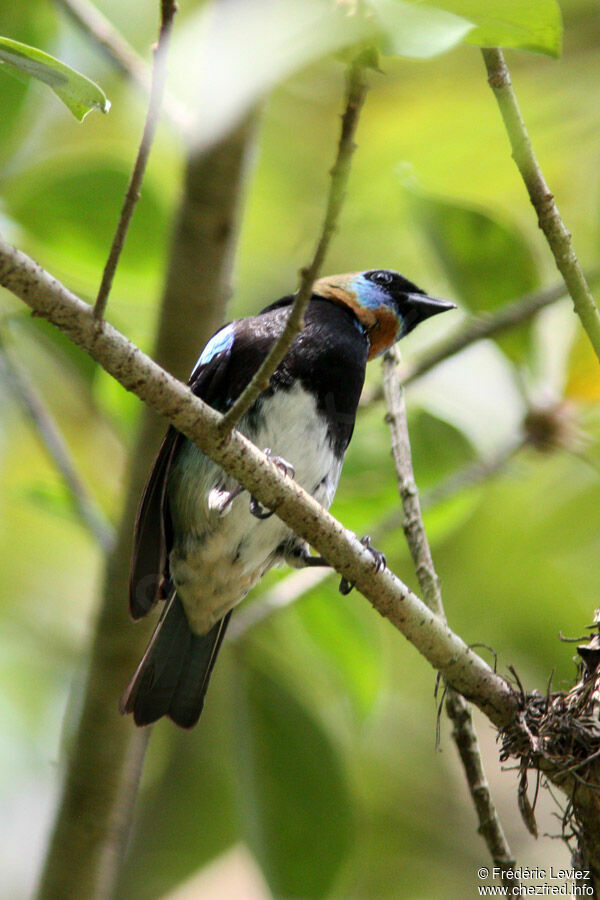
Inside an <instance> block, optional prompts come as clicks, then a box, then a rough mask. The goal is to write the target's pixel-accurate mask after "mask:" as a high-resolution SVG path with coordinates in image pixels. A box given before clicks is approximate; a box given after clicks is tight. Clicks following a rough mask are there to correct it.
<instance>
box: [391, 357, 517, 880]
mask: <svg viewBox="0 0 600 900" xmlns="http://www.w3.org/2000/svg"><path fill="white" fill-rule="evenodd" d="M397 362H398V354H397V351H396V349H395V348H392V349H391V350H389V351H388V352H387V353H386V355H385V357H384V360H383V387H384V393H385V399H386V403H387V409H388V413H387V416H386V421H387V423H388V425H389V428H390V435H391V442H392V454H393V457H394V462H395V465H396V474H397V477H398V490H399V492H400V498H401V500H402V508H403V511H404V533H405V535H406V540H407V543H408V546H409V549H410V553H411V556H412V558H413V563H414V566H415V571H416V573H417V578H418V580H419V585H420V587H421V591H422V593H423V600H424V602H425V603H426V604H427V605H428V606H429V608H430V609H432V610H433V611H434V612H435V613H436V615H438V616H440V618H443V619H444V620H445V618H446V617H445V613H444V605H443V602H442V592H441V589H440V582H439V578H438V575H437V573H436V571H435V566H434V564H433V557H432V555H431V547H430V545H429V541H428V539H427V533H426V531H425V525H424V523H423V516H422V514H421V505H420V502H419V492H418V489H417V485H416V482H415V476H414V472H413V465H412V453H411V447H410V439H409V434H408V420H407V415H406V404H405V402H404V391H403V389H402V386H401V384H400V381H399V378H398V374H397ZM446 709H447V712H448V715H449V717H450V718H451V720H452V723H453V725H454V728H453V732H452V736H453V738H454V742H455V743H456V746H457V749H458V752H459V755H460V758H461V762H462V764H463V768H464V770H465V775H466V776H467V783H468V785H469V790H470V793H471V797H472V799H473V804H474V806H475V811H476V813H477V817H478V819H479V831H480V833H481V835H482V837H483V839H484V840H485V842H486V845H487V847H488V850H489V852H490V854H491V856H492V859H493V860H494V863H495V864H496V865H497V866H499V867H500V868H501V869H502V872H503V874H504V872H505V871H507V870H509V869H512V868H514V864H515V861H514V859H513V856H512V853H511V852H510V847H509V846H508V843H507V841H506V838H505V836H504V832H503V830H502V825H501V823H500V819H499V818H498V813H497V810H496V807H495V805H494V802H493V800H492V797H491V794H490V789H489V785H488V783H487V779H486V777H485V772H484V769H483V762H482V759H481V752H480V749H479V742H478V740H477V734H476V732H475V729H474V727H473V720H472V716H471V709H470V707H469V704H468V703H467V701H466V700H465V699H464V697H462V696H461V695H460V694H459V693H457V692H456V691H454V690H452V688H448V692H447V699H446ZM503 881H504V878H503ZM514 883H515V882H514V879H511V880H510V882H509V881H508V880H507V881H506V886H510V885H512V884H514Z"/></svg>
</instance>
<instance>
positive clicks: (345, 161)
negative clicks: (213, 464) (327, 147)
mask: <svg viewBox="0 0 600 900" xmlns="http://www.w3.org/2000/svg"><path fill="white" fill-rule="evenodd" d="M367 90H368V83H367V79H366V66H365V64H364V62H363V60H362V58H361V57H358V58H356V59H355V60H353V61H352V62H351V63H349V66H348V72H347V81H346V108H345V111H344V114H343V116H342V129H341V134H340V140H339V144H338V151H337V157H336V160H335V163H334V165H333V168H332V169H331V182H330V185H329V195H328V198H327V207H326V210H325V218H324V220H323V227H322V229H321V236H320V238H319V241H318V243H317V248H316V250H315V253H314V256H313V259H312V262H311V263H310V264H309V265H308V266H307V267H306V268H304V269H302V270H301V273H300V286H299V288H298V292H297V294H296V298H295V300H294V303H293V305H292V308H291V310H290V314H289V316H288V319H287V322H286V325H285V328H284V330H283V332H282V333H281V335H280V336H279V337H278V339H277V340H276V341H275V344H274V345H273V347H272V348H271V351H270V352H269V354H268V356H267V358H266V359H265V360H264V361H263V363H262V365H261V367H260V368H259V370H258V372H256V374H255V375H254V377H253V378H252V380H251V381H250V383H249V385H248V386H247V387H246V388H245V389H244V391H243V392H242V394H240V396H239V397H238V398H237V400H236V401H235V403H234V404H233V406H232V407H231V408H230V409H229V410H228V411H227V413H226V414H225V415H224V417H223V422H222V426H221V431H222V434H223V436H226V435H227V434H229V433H230V432H231V430H232V429H233V428H234V427H235V426H236V424H237V423H238V422H239V420H240V419H241V417H242V416H243V415H244V413H246V412H247V411H248V410H249V409H250V407H251V406H252V404H253V403H254V401H255V400H256V398H257V397H258V396H259V394H261V393H262V392H263V391H264V390H266V388H267V387H268V386H269V382H270V380H271V376H272V375H273V373H274V371H275V369H276V368H277V366H278V365H279V363H280V362H281V360H282V359H283V357H284V356H285V354H286V353H287V351H288V350H289V348H290V346H291V344H292V341H293V340H294V338H295V337H296V335H297V334H299V333H300V331H301V330H302V328H303V326H304V312H305V310H306V307H307V306H308V302H309V300H310V297H311V292H312V286H313V283H314V282H315V281H316V279H317V276H318V274H319V271H320V269H321V266H322V264H323V260H324V259H325V255H326V253H327V250H328V248H329V244H330V243H331V239H332V237H333V235H334V234H335V231H336V229H337V222H338V218H339V215H340V212H341V209H342V206H343V203H344V198H345V196H346V186H347V184H348V177H349V175H350V163H351V159H352V154H353V153H354V150H355V147H356V145H355V143H354V135H355V134H356V128H357V126H358V120H359V117H360V111H361V109H362V106H363V103H364V100H365V97H366V94H367Z"/></svg>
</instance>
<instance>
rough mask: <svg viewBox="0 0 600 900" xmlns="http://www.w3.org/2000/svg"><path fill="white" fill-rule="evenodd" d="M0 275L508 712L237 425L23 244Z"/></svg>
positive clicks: (501, 714)
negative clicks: (231, 427)
mask: <svg viewBox="0 0 600 900" xmlns="http://www.w3.org/2000/svg"><path fill="white" fill-rule="evenodd" d="M0 284H1V285H3V286H4V287H6V288H8V290H10V291H12V292H13V293H14V294H16V295H17V296H18V297H20V298H21V299H22V300H23V301H24V302H25V303H27V304H28V305H29V306H30V307H31V308H32V309H33V310H34V311H35V312H36V313H37V314H38V315H40V316H43V317H44V318H46V319H48V320H49V321H51V322H52V323H53V324H54V325H57V326H58V327H59V328H61V329H62V330H63V331H64V332H65V334H66V335H67V336H68V337H69V338H70V339H71V340H72V341H74V342H75V343H76V344H78V345H79V346H80V347H83V349H84V350H86V351H87V352H88V353H89V354H90V355H91V356H92V357H93V358H94V359H95V360H96V361H97V362H98V363H100V365H101V366H102V367H103V368H104V369H106V371H107V372H108V373H109V374H110V375H112V376H113V377H114V378H116V379H117V381H119V382H120V384H122V385H123V387H125V388H126V389H127V390H130V391H132V392H133V393H135V394H136V395H137V396H138V397H139V398H140V399H141V400H143V401H144V402H145V403H146V404H147V405H148V406H150V407H151V408H152V409H154V410H156V411H157V412H159V413H161V414H162V415H163V416H165V417H166V418H167V419H168V420H169V421H170V422H171V423H172V424H173V425H175V427H176V428H178V429H179V431H181V432H183V433H184V434H185V435H186V436H187V437H188V438H190V440H192V441H194V443H195V444H196V445H197V446H198V447H199V448H200V449H201V450H202V451H203V452H204V453H206V454H207V455H208V456H210V457H211V459H213V460H214V461H215V462H216V463H218V464H219V465H220V466H222V468H223V469H225V471H227V472H228V473H229V474H230V475H232V476H233V477H234V478H235V479H236V480H237V481H238V482H240V484H242V485H243V487H245V488H246V489H247V490H248V491H249V492H250V493H251V494H252V496H254V497H256V499H257V500H258V501H259V502H260V503H262V504H263V505H265V506H267V507H269V509H273V510H275V511H276V514H277V515H278V517H279V518H280V519H281V520H282V521H283V522H285V524H286V525H288V526H289V528H291V529H292V530H293V531H294V532H295V533H296V534H298V535H299V536H300V537H302V538H304V539H305V540H306V541H308V542H309V543H310V544H312V545H313V546H314V547H315V549H316V550H317V551H318V553H320V554H321V555H322V556H323V557H325V559H327V560H329V561H330V562H331V564H332V565H333V566H334V568H335V569H336V571H338V572H339V573H340V574H341V575H343V576H344V577H345V578H346V579H347V580H348V581H351V582H353V583H355V584H356V586H357V588H358V589H359V590H360V591H361V593H363V594H364V596H365V597H366V598H367V599H368V600H369V601H370V602H371V603H372V604H373V606H374V607H375V608H376V609H377V610H378V612H379V613H381V615H383V616H385V617H386V618H388V619H389V620H390V622H392V624H393V625H395V627H396V628H398V629H399V630H400V631H402V633H403V634H404V635H405V637H407V638H408V640H409V641H410V642H411V643H412V644H413V645H414V646H415V647H416V649H417V650H419V652H420V653H422V655H423V656H425V658H426V659H427V660H428V661H429V662H430V663H431V665H433V666H434V667H435V668H436V669H438V670H439V671H440V672H441V673H442V675H443V676H444V677H445V679H446V680H447V681H448V683H449V684H451V685H452V686H453V687H455V688H456V689H457V690H459V691H460V692H461V693H462V694H464V695H465V696H467V697H469V698H470V699H472V700H473V702H474V703H476V704H477V705H478V706H479V707H480V709H481V710H482V711H483V712H484V713H485V714H486V715H487V716H488V717H489V718H490V719H491V721H492V722H493V723H494V724H495V725H497V726H499V727H501V726H502V725H504V724H506V723H507V722H509V721H512V720H513V719H514V717H515V715H516V712H517V708H518V697H517V696H516V694H515V692H514V691H513V690H512V688H511V687H510V685H509V684H508V683H507V682H506V681H505V680H504V679H503V678H501V677H500V676H499V675H497V674H496V673H495V672H493V671H492V669H491V668H490V667H489V666H488V664H487V663H486V662H485V661H484V660H482V659H481V658H480V657H479V656H478V655H477V654H476V653H474V652H473V650H471V649H470V648H469V647H468V646H467V645H466V644H465V643H464V641H463V640H462V639H461V638H460V637H459V636H458V635H456V634H454V633H453V632H452V631H451V630H450V628H449V627H448V625H447V624H446V623H445V622H444V621H443V620H442V619H441V618H440V617H439V616H437V615H436V614H435V613H433V612H432V611H431V610H430V609H428V608H427V606H425V604H424V603H422V602H421V600H419V598H418V597H416V596H415V594H413V593H412V591H410V590H409V589H408V588H407V587H406V585H405V584H403V583H402V582H401V581H400V580H399V579H398V578H397V577H396V576H395V575H394V574H393V573H392V572H390V571H389V570H388V569H385V570H382V571H379V572H377V571H374V565H373V557H372V555H371V553H370V552H369V551H368V550H367V549H366V548H365V547H364V546H363V545H362V544H361V542H360V541H359V540H358V539H357V537H356V535H354V534H353V533H352V532H350V531H348V530H347V529H345V528H344V527H343V526H342V525H341V524H340V523H339V522H338V521H337V520H336V519H334V518H333V516H331V515H330V514H329V513H328V512H326V510H324V509H323V507H321V506H320V505H319V504H318V503H317V502H316V501H315V500H314V499H313V498H312V497H310V496H309V495H308V494H307V493H306V492H305V491H304V490H302V488H301V487H300V486H299V485H298V484H296V483H295V482H293V481H290V479H288V478H287V477H286V476H285V475H283V474H282V473H281V472H280V471H279V470H278V469H277V467H276V466H275V465H274V464H273V463H272V462H270V461H269V460H268V459H267V457H266V456H265V455H264V453H262V452H261V451H260V450H258V449H257V448H256V447H255V446H254V445H253V444H251V443H250V441H248V440H247V439H246V438H244V437H243V436H242V435H241V434H239V433H238V432H236V431H234V432H233V433H232V434H231V435H229V436H228V437H226V438H225V439H224V438H223V434H222V429H221V422H222V418H223V417H222V416H221V415H220V413H218V412H217V411H216V410H214V409H212V408H211V407H210V406H207V404H205V403H203V402H202V401H201V400H200V399H199V398H198V397H195V396H194V394H193V393H192V392H191V390H190V389H189V388H188V387H187V386H186V385H184V384H182V383H181V382H179V381H177V380H176V379H175V378H173V377H172V376H171V375H169V373H168V372H166V371H165V370H164V369H161V368H160V366H157V365H156V363H154V362H153V361H152V360H151V359H150V358H149V357H148V356H146V354H144V353H142V351H141V350H139V349H138V348H137V347H135V346H134V345H133V344H132V343H131V342H130V341H128V340H127V338H125V337H124V336H123V335H122V334H120V332H118V331H117V330H116V329H115V328H113V327H112V326H111V325H109V324H108V323H107V322H102V323H101V324H100V325H99V323H98V321H97V319H96V318H95V316H94V314H93V310H92V309H91V308H90V307H89V306H88V304H86V303H84V302H83V301H82V300H80V299H79V297H77V296H76V295H74V294H73V293H72V292H70V291H69V290H68V289H67V288H65V287H64V286H63V285H62V284H60V282H58V281H57V280H56V279H54V278H53V277H52V276H50V275H49V274H48V273H47V272H46V271H44V270H43V269H42V268H41V267H40V266H38V265H37V264H36V263H35V262H34V261H33V260H32V259H30V258H29V257H28V256H26V254H24V253H22V252H21V251H20V250H17V249H16V248H15V247H12V246H11V245H10V244H8V243H7V242H6V241H4V240H3V239H2V238H0Z"/></svg>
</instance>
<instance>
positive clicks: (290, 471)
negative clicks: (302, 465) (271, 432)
mask: <svg viewBox="0 0 600 900" xmlns="http://www.w3.org/2000/svg"><path fill="white" fill-rule="evenodd" d="M264 454H265V456H266V457H267V459H268V460H269V462H272V463H273V465H274V466H276V467H277V468H278V469H279V471H280V472H282V473H283V474H284V475H287V477H288V478H293V477H294V475H295V474H296V469H295V468H294V466H293V465H292V464H291V463H290V462H288V461H287V459H284V458H283V457H282V456H273V451H272V450H271V448H270V447H266V448H265V450H264Z"/></svg>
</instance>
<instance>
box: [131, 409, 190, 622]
mask: <svg viewBox="0 0 600 900" xmlns="http://www.w3.org/2000/svg"><path fill="white" fill-rule="evenodd" d="M182 439H183V435H182V434H180V433H179V432H178V431H177V430H176V429H175V428H173V426H171V427H170V428H169V430H168V431H167V434H166V436H165V439H164V441H163V442H162V445H161V448H160V450H159V451H158V455H157V457H156V460H155V461H154V465H153V467H152V471H151V472H150V475H149V477H148V481H147V482H146V486H145V488H144V493H143V494H142V499H141V502H140V505H139V508H138V513H137V518H136V521H135V530H134V537H133V554H132V558H131V571H130V576H129V609H130V611H131V615H132V616H133V618H134V619H141V617H142V616H145V615H146V614H147V613H149V612H150V610H151V609H152V607H153V606H154V605H155V603H156V602H157V600H158V598H159V589H160V586H161V584H162V581H163V578H164V576H165V569H166V564H167V552H168V551H167V527H168V522H167V519H168V511H167V510H166V496H165V493H166V486H167V478H168V475H169V469H170V467H171V462H172V460H173V457H174V455H175V453H176V451H177V450H178V449H179V446H180V444H181V441H182Z"/></svg>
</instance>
